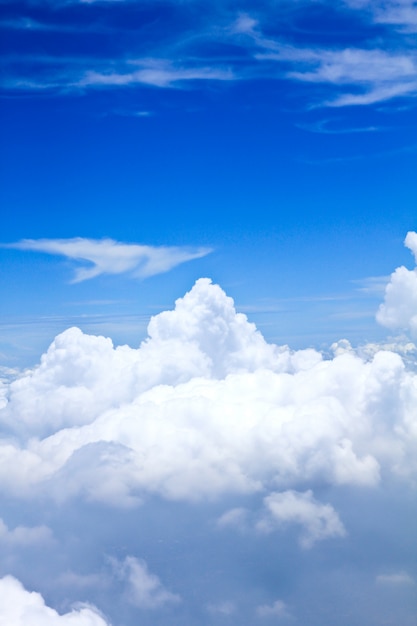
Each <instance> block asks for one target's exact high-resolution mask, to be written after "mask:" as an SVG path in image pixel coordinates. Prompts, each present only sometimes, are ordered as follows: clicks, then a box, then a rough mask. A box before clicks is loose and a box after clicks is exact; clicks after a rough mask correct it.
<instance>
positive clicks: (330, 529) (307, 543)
mask: <svg viewBox="0 0 417 626" xmlns="http://www.w3.org/2000/svg"><path fill="white" fill-rule="evenodd" d="M264 504H265V508H266V511H267V514H266V515H265V516H264V518H263V519H262V520H261V521H260V522H258V524H257V528H258V529H259V530H260V531H262V532H271V531H272V530H273V529H274V527H277V526H278V527H279V526H281V525H286V524H299V525H301V526H302V527H303V529H304V532H303V534H302V536H301V538H300V544H301V546H302V547H303V548H311V547H312V546H313V545H314V543H316V541H321V540H323V539H327V538H328V537H344V536H345V534H346V531H345V528H344V526H343V524H342V522H341V521H340V519H339V516H338V514H337V513H336V511H335V510H334V508H333V507H332V506H331V505H330V504H322V503H321V502H318V501H317V500H315V498H314V497H313V493H312V491H311V490H308V491H306V492H304V493H300V492H297V491H293V490H289V491H284V492H281V493H278V492H276V493H271V494H270V495H269V496H267V497H266V498H265V499H264Z"/></svg>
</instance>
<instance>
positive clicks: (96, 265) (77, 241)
mask: <svg viewBox="0 0 417 626" xmlns="http://www.w3.org/2000/svg"><path fill="white" fill-rule="evenodd" d="M7 247H9V248H16V249H18V250H33V251H36V252H46V253H47V254H56V255H61V256H65V257H67V258H69V259H73V260H75V261H82V262H84V263H85V262H87V263H89V264H90V266H88V267H78V268H77V269H76V271H75V277H74V279H73V281H72V282H74V283H78V282H81V281H83V280H88V279H89V278H95V277H96V276H99V275H100V274H123V273H126V272H129V273H130V274H132V275H133V276H136V277H138V278H147V277H149V276H154V275H155V274H162V273H164V272H168V271H169V270H171V269H172V268H174V267H176V266H177V265H180V264H181V263H184V262H185V261H191V260H193V259H199V258H201V257H203V256H206V255H207V254H209V253H210V252H211V249H210V248H187V247H177V246H159V247H157V246H145V245H140V244H133V243H121V242H118V241H114V240H113V239H102V240H96V239H83V238H82V237H75V238H74V239H23V240H22V241H19V242H17V243H13V244H8V246H7ZM91 265H92V266H91Z"/></svg>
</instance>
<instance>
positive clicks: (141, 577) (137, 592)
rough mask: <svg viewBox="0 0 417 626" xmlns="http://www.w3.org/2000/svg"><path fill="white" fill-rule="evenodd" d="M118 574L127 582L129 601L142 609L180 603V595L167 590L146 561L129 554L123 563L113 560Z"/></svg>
mask: <svg viewBox="0 0 417 626" xmlns="http://www.w3.org/2000/svg"><path fill="white" fill-rule="evenodd" d="M113 566H114V568H115V571H116V574H117V576H118V577H119V579H121V580H122V581H124V582H125V583H126V584H127V593H126V597H127V599H128V601H129V602H130V603H131V604H133V605H135V606H137V607H138V608H140V609H159V608H161V607H163V606H165V605H167V604H178V602H180V601H181V598H180V596H178V595H177V594H174V593H171V592H170V591H167V590H166V589H165V587H164V586H163V585H162V583H161V581H160V580H159V578H158V577H157V576H155V574H151V573H150V572H149V570H148V566H147V564H146V562H145V561H143V560H140V559H136V558H135V557H132V556H128V557H126V558H125V560H124V561H123V562H122V563H118V562H116V561H115V562H113Z"/></svg>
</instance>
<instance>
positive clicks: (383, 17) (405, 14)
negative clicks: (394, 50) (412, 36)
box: [345, 0, 417, 32]
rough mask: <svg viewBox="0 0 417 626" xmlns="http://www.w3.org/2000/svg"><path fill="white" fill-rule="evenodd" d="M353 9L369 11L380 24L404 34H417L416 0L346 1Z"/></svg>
mask: <svg viewBox="0 0 417 626" xmlns="http://www.w3.org/2000/svg"><path fill="white" fill-rule="evenodd" d="M345 3H346V4H347V5H348V6H350V7H352V8H353V9H357V10H363V9H367V10H368V11H369V12H370V13H371V15H372V18H373V20H374V21H375V22H376V23H379V24H391V25H394V26H397V27H400V30H402V31H404V32H416V29H417V7H416V4H415V2H414V0H345Z"/></svg>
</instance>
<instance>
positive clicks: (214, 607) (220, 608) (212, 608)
mask: <svg viewBox="0 0 417 626" xmlns="http://www.w3.org/2000/svg"><path fill="white" fill-rule="evenodd" d="M206 608H207V611H208V612H209V613H211V614H213V615H224V616H228V615H233V614H234V613H236V606H235V605H234V604H233V602H227V601H225V602H219V603H218V604H208V605H207V607H206Z"/></svg>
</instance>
